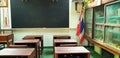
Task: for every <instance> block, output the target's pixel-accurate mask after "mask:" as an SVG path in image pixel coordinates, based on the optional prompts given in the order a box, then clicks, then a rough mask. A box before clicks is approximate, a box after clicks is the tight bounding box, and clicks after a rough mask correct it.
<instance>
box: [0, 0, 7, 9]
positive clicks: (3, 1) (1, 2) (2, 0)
mask: <svg viewBox="0 0 120 58" xmlns="http://www.w3.org/2000/svg"><path fill="white" fill-rule="evenodd" d="M7 6H8V0H0V7H7Z"/></svg>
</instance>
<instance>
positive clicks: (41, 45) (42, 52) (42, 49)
mask: <svg viewBox="0 0 120 58" xmlns="http://www.w3.org/2000/svg"><path fill="white" fill-rule="evenodd" d="M42 53H43V40H41V54H42Z"/></svg>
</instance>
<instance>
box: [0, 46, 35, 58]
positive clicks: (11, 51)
mask: <svg viewBox="0 0 120 58" xmlns="http://www.w3.org/2000/svg"><path fill="white" fill-rule="evenodd" d="M0 58H35V49H34V48H5V49H3V50H1V51H0Z"/></svg>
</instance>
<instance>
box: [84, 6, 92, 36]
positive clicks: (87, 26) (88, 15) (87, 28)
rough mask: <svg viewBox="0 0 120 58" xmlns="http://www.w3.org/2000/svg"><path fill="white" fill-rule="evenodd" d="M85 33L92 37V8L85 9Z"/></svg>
mask: <svg viewBox="0 0 120 58" xmlns="http://www.w3.org/2000/svg"><path fill="white" fill-rule="evenodd" d="M85 18H86V19H85V34H86V35H87V36H89V37H90V38H92V19H93V8H90V9H87V10H86V17H85Z"/></svg>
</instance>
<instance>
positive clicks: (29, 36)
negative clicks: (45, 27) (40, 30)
mask: <svg viewBox="0 0 120 58" xmlns="http://www.w3.org/2000/svg"><path fill="white" fill-rule="evenodd" d="M31 37H43V35H26V36H25V37H24V38H31Z"/></svg>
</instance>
